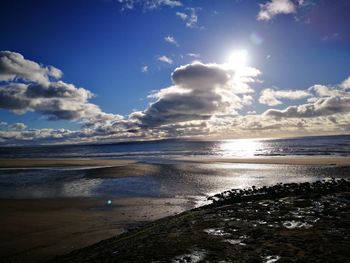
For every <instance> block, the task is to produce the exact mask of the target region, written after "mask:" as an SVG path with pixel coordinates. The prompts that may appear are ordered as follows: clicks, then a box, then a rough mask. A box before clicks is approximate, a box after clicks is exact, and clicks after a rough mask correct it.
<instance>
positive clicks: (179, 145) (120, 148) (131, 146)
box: [0, 135, 350, 160]
mask: <svg viewBox="0 0 350 263" xmlns="http://www.w3.org/2000/svg"><path fill="white" fill-rule="evenodd" d="M291 155H297V156H302V155H305V156H315V155H316V156H317V155H319V156H329V155H333V156H350V135H341V136H318V137H301V138H291V139H277V140H252V139H242V140H218V141H191V140H163V141H151V142H130V143H115V144H100V145H54V146H36V147H33V146H26V147H0V159H4V158H101V159H138V160H156V159H163V158H165V159H168V158H173V157H189V156H216V157H220V156H223V157H254V156H291Z"/></svg>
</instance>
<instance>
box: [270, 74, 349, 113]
mask: <svg viewBox="0 0 350 263" xmlns="http://www.w3.org/2000/svg"><path fill="white" fill-rule="evenodd" d="M347 80H348V79H346V80H344V81H343V82H342V83H341V84H339V85H336V86H325V85H319V84H317V85H314V86H312V87H310V88H309V91H311V92H313V93H314V97H312V98H310V99H309V102H308V103H305V104H301V105H297V106H289V107H287V108H286V109H283V110H277V109H269V110H267V111H266V112H265V113H264V115H265V116H272V117H275V118H313V117H319V116H329V115H333V114H344V113H349V112H350V93H348V92H345V91H344V83H345V87H346V82H347Z"/></svg>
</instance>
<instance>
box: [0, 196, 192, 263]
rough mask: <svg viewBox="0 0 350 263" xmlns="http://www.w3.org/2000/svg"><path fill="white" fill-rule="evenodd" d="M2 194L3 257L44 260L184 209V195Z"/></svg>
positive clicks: (0, 255) (0, 230)
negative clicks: (12, 197) (27, 197)
mask: <svg viewBox="0 0 350 263" xmlns="http://www.w3.org/2000/svg"><path fill="white" fill-rule="evenodd" d="M111 201H112V203H111V205H108V204H107V198H106V199H103V198H97V199H96V198H95V199H94V198H62V199H40V200H0V211H1V213H0V233H1V235H0V261H2V260H5V261H6V260H9V261H10V262H36V263H37V262H45V261H46V260H48V259H50V258H52V257H53V256H56V255H61V254H65V253H68V252H69V251H72V250H74V249H78V248H81V247H85V246H87V245H91V244H93V243H96V242H98V241H100V240H102V239H106V238H109V237H112V236H116V235H117V234H120V233H122V232H124V231H125V229H126V228H130V227H135V226H136V225H139V224H140V223H143V222H148V221H153V220H155V219H159V218H162V217H165V216H169V215H173V214H175V213H179V212H182V211H184V210H186V209H188V208H191V207H188V200H186V199H181V198H123V199H120V198H119V199H112V200H111Z"/></svg>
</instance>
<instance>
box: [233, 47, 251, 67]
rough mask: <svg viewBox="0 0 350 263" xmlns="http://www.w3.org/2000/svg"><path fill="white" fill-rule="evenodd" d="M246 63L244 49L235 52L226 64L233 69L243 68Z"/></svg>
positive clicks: (246, 54)
mask: <svg viewBox="0 0 350 263" xmlns="http://www.w3.org/2000/svg"><path fill="white" fill-rule="evenodd" d="M247 62H248V52H247V50H245V49H240V50H235V51H234V52H232V53H231V54H230V56H229V60H228V63H229V65H230V66H231V67H232V68H234V69H239V68H243V67H245V66H246V65H247Z"/></svg>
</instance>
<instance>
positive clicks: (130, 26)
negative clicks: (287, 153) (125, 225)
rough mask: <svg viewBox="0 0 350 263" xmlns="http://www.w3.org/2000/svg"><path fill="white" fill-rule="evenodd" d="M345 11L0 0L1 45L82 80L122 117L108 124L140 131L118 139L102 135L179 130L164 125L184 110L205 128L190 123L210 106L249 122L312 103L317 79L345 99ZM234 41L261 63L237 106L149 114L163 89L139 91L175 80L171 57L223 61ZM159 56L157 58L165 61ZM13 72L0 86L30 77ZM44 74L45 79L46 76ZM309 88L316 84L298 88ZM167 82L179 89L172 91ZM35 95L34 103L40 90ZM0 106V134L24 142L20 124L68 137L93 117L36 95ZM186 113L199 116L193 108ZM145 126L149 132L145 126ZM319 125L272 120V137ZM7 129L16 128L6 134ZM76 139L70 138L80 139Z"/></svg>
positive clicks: (173, 1)
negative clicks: (28, 102)
mask: <svg viewBox="0 0 350 263" xmlns="http://www.w3.org/2000/svg"><path fill="white" fill-rule="evenodd" d="M349 11H350V4H349V2H348V1H346V0H338V1H331V0H319V1H311V0H305V1H301V0H298V1H297V0H295V1H292V0H261V1H243V0H241V1H239V0H237V1H233V0H221V1H214V0H198V1H195V0H192V1H184V0H182V1H180V0H179V1H177V0H153V1H141V0H117V1H116V0H114V1H113V0H89V1H68V0H66V1H65V0H61V1H56V0H52V1H39V0H36V1H31V0H28V1H24V0H23V1H14V0H11V1H6V0H5V1H2V2H1V9H0V34H1V36H2V37H1V41H0V50H2V51H10V52H13V53H16V54H20V55H21V56H23V59H24V60H26V61H32V62H35V63H37V64H39V65H41V66H42V67H47V66H49V65H52V66H54V67H55V68H57V69H59V70H61V71H62V72H63V76H60V77H59V78H56V80H55V81H56V82H57V81H63V82H64V83H67V84H73V85H74V87H75V88H79V87H83V88H84V89H85V90H87V91H89V92H92V93H93V94H95V95H94V96H93V97H91V98H90V97H89V98H88V99H86V100H84V103H85V102H86V103H90V104H93V105H97V106H98V107H99V108H100V111H98V113H97V114H101V113H103V114H105V113H106V114H115V115H118V117H117V119H113V120H111V118H112V117H111V116H110V118H109V121H108V125H110V126H111V125H112V126H113V127H115V126H117V125H118V123H119V126H118V130H117V131H115V132H116V133H120V132H121V130H123V129H124V130H125V129H130V127H131V126H132V127H133V128H132V130H135V129H136V130H138V131H139V132H140V134H137V135H136V134H135V133H133V134H132V135H123V136H122V137H121V138H119V137H113V136H111V135H110V134H109V135H108V136H106V139H109V140H114V139H115V140H119V139H123V140H124V139H128V138H129V139H130V140H132V139H135V138H139V139H142V138H145V139H147V138H153V137H156V138H159V137H162V136H165V137H177V136H180V135H181V136H186V135H187V132H186V131H183V130H181V131H180V133H177V132H175V133H174V130H173V128H174V127H172V129H171V132H170V131H169V127H168V126H169V125H170V124H171V125H173V124H174V125H180V126H181V125H182V127H183V126H184V125H185V126H186V127H188V125H189V126H191V125H190V123H189V122H191V121H194V122H197V123H195V125H194V126H193V127H192V126H191V127H192V128H191V129H192V130H191V129H190V131H189V132H188V136H191V135H193V136H197V135H198V136H203V134H205V133H206V132H208V131H207V130H206V129H203V132H199V133H198V134H196V133H193V128H194V127H197V125H199V124H198V122H199V121H202V122H203V121H208V119H210V120H213V118H214V119H215V118H216V120H215V123H216V122H217V121H218V120H217V119H218V118H217V116H219V115H220V116H221V115H223V114H224V115H232V119H231V120H230V125H233V124H232V123H236V122H237V121H238V119H237V118H243V117H244V116H246V115H247V114H248V113H249V114H254V115H255V117H252V118H254V121H252V122H255V121H257V120H256V118H258V117H257V116H258V115H259V116H260V115H261V116H262V115H263V114H264V113H265V112H266V111H268V110H270V109H274V110H280V111H283V110H285V109H287V108H288V107H289V106H298V105H306V104H310V103H314V102H315V101H316V98H317V99H319V98H321V97H322V98H323V97H325V96H323V95H324V94H323V95H322V96H321V95H320V92H318V93H317V92H316V91H315V89H314V90H313V91H311V90H310V88H311V87H312V86H314V85H315V84H320V85H323V86H325V87H328V88H329V89H333V91H334V90H335V91H337V92H338V93H337V94H335V95H334V92H333V93H332V96H340V97H341V99H344V97H346V96H347V94H345V93H339V90H340V89H341V84H342V83H343V82H344V81H345V80H346V79H347V78H348V77H349V75H350V72H349V69H350V48H349V47H350V33H349V30H348V28H349V26H350V21H349V18H348V16H347V14H348V13H349ZM191 15H192V19H193V20H192V21H190V19H191ZM186 16H187V17H186ZM186 23H187V24H186ZM166 37H168V41H166V39H165V38H166ZM169 39H171V41H170V40H169ZM239 50H245V51H246V54H247V57H248V59H247V60H248V62H247V63H246V64H245V65H244V66H246V67H248V66H249V67H252V68H254V69H256V70H258V71H259V72H260V73H259V74H258V75H254V76H249V77H252V78H254V81H251V82H249V86H250V88H251V91H250V92H246V93H244V94H246V95H241V94H243V93H240V92H238V93H236V94H238V95H237V96H241V99H243V96H250V97H251V98H248V97H246V99H247V100H249V101H250V102H249V103H248V102H244V103H243V104H244V106H242V105H240V106H237V104H236V106H232V105H231V106H232V107H230V109H228V108H225V107H224V108H222V107H218V108H217V109H215V110H213V111H206V110H207V108H205V109H204V108H203V110H204V112H205V114H200V113H198V112H195V111H193V114H192V115H191V116H192V118H190V117H189V116H186V117H184V118H182V117H183V116H182V117H181V118H178V117H176V118H172V117H174V115H173V114H174V112H176V114H179V110H178V109H174V108H166V109H164V108H162V110H163V111H164V110H165V111H168V110H169V111H170V110H173V111H174V112H172V114H171V116H170V115H166V116H165V115H164V116H156V117H155V116H154V109H157V110H159V109H160V108H159V107H160V106H159V105H161V106H162V107H167V106H166V105H165V103H163V102H164V101H167V102H168V101H169V98H168V97H164V94H163V93H162V94H160V95H159V94H158V96H155V97H153V98H149V97H148V96H149V95H150V94H151V93H152V91H154V90H158V91H160V90H162V89H164V88H167V87H170V86H172V85H173V83H174V80H172V78H171V75H172V73H174V72H176V69H177V68H178V67H180V66H186V65H193V64H195V62H193V61H194V60H197V61H200V63H201V65H202V68H205V67H210V66H209V65H210V63H212V64H213V63H215V64H218V65H223V64H225V63H228V61H229V60H230V55H231V54H232V53H235V52H237V51H239ZM189 54H192V56H191V55H189ZM194 54H196V56H194ZM3 56H4V57H6V56H9V54H5V55H3ZM160 58H163V59H162V60H163V61H161V60H160ZM16 59H17V58H16ZM164 60H165V61H167V62H165V61H164ZM198 63H199V62H198ZM198 67H199V66H198ZM146 68H147V70H146ZM189 69H190V68H189ZM1 70H2V71H3V72H2V73H1ZM4 70H7V71H8V70H9V69H8V68H6V65H5V66H4V65H3V66H2V67H1V64H0V79H1V74H5V73H6V72H5V71H4ZM4 72H5V73H4ZM230 72H231V71H230ZM16 74H17V75H16ZM18 74H19V73H18V72H17V73H16V72H15V73H14V74H13V78H5V77H3V78H2V80H3V81H2V82H0V84H1V85H0V86H1V88H2V90H3V91H4V92H5V89H7V90H9V88H8V85H9V84H11V83H19V82H21V83H25V84H28V83H31V84H33V83H36V81H37V80H36V79H35V80H33V79H30V80H28V79H25V78H24V77H23V76H21V75H20V74H19V75H18ZM45 74H46V73H45ZM186 74H187V73H186ZM51 77H52V76H50V78H51ZM50 81H53V80H51V79H50ZM243 82H244V83H243V84H244V85H246V84H247V83H245V80H244V81H243ZM191 83H192V82H191ZM197 84H198V83H196V85H197ZM243 84H242V85H243ZM45 85H46V86H45V87H46V88H52V87H51V86H50V87H49V85H48V83H46V84H45ZM177 85H178V87H182V86H183V85H187V84H184V83H182V82H181V83H178V84H177ZM215 85H216V84H215ZM225 85H226V84H225ZM344 85H345V84H344ZM213 87H214V86H213ZM342 87H343V86H342ZM344 87H345V86H344ZM266 89H268V91H266V92H265V95H266V96H270V97H269V100H268V101H269V102H268V103H266V96H265V102H264V103H261V101H264V99H261V96H262V92H263V90H266ZM323 89H324V88H323ZM271 90H273V92H271ZM308 90H309V92H310V93H311V92H316V93H317V94H309V95H307V94H303V93H300V92H301V91H308ZM279 91H293V92H294V93H293V95H291V96H292V97H293V96H294V97H293V99H289V98H290V94H287V93H277V92H279ZM343 91H344V92H346V91H347V88H343V90H342V92H343ZM172 92H174V93H176V92H178V90H173V91H172ZM191 92H193V94H197V93H196V92H197V91H196V90H195V89H191ZM298 92H299V93H298ZM328 93H329V92H328ZM172 94H173V93H172ZM276 94H277V95H276ZM271 96H274V97H273V99H276V96H277V97H278V96H279V99H278V101H279V102H281V103H277V104H276V101H275V103H273V102H272V103H271ZM207 97H208V96H206V97H205V98H207ZM288 97H289V98H288ZM346 98H347V97H346ZM26 99H28V98H26ZM185 99H187V98H185ZM65 100H66V99H65ZM157 101H161V103H159V104H156V105H155V106H154V107H153V108H152V106H151V105H152V103H155V102H157ZM188 101H190V98H189V99H188ZM35 103H36V105H37V101H36V102H35ZM40 103H41V102H40ZM150 103H151V105H150ZM189 103H190V102H189ZM344 103H345V102H344ZM46 104H47V103H46ZM185 106H186V107H187V106H191V105H185ZM0 108H1V109H0V113H1V119H0V121H2V122H3V123H4V124H3V128H2V130H3V133H4V135H3V139H2V141H3V142H5V143H6V142H8V141H10V142H13V141H17V140H18V141H21V139H23V138H22V137H21V136H22V134H23V133H24V132H26V130H33V129H35V130H40V129H52V130H53V131H55V130H57V129H67V130H69V132H68V131H67V132H68V133H69V134H70V135H69V136H68V135H67V138H65V139H64V140H63V139H62V141H69V140H71V133H72V132H75V135H74V136H77V138H81V137H84V136H83V135H81V133H79V135H76V133H77V132H79V131H80V132H81V130H82V129H83V128H86V127H87V126H86V120H82V119H84V118H85V119H86V118H91V116H92V115H91V113H89V114H88V115H86V113H84V114H85V115H84V114H80V113H79V114H78V115H79V116H78V115H77V116H78V117H62V116H61V115H60V116H58V115H55V114H53V113H52V109H51V108H50V109H49V110H47V109H43V106H42V105H40V107H39V106H28V107H27V108H25V109H20V110H18V109H19V108H18V107H17V108H16V107H15V108H16V109H15V110H14V108H13V107H12V108H11V107H9V106H1V103H0ZM219 108H220V109H219ZM147 110H148V113H147ZM48 112H50V113H48ZM135 112H139V113H142V114H144V115H147V114H148V115H150V114H153V115H152V116H151V119H152V120H155V118H160V117H161V118H163V119H164V118H168V117H169V116H170V117H169V121H168V120H167V121H162V122H160V123H159V121H158V120H157V123H158V124H157V127H155V126H154V124H152V125H150V123H149V119H150V116H142V117H140V116H139V115H137V114H136V115H137V117H136V119H135V117H133V118H130V114H132V113H135ZM327 112H328V111H327ZM339 112H340V113H342V115H344V116H345V117H344V116H342V119H341V123H342V127H343V128H342V129H341V132H342V133H347V130H346V128H344V127H345V126H346V122H347V111H345V110H344V109H343V108H342V109H339ZM328 113H329V114H328ZM328 113H327V114H324V113H322V114H319V113H317V114H316V115H317V116H316V115H313V116H316V117H317V118H322V117H324V118H326V117H327V118H328V117H330V116H333V115H336V117H337V116H338V115H339V114H337V112H328ZM94 114H95V115H96V113H94ZM53 115H54V117H53ZM195 115H197V116H198V115H200V117H193V116H195ZM267 115H269V114H265V115H264V116H265V117H264V118H265V119H264V120H263V121H262V120H261V119H259V122H261V123H260V126H259V127H261V126H264V124H262V123H263V122H264V123H265V124H266V122H269V123H274V124H277V123H280V122H281V116H280V115H281V114H279V113H278V114H277V115H278V116H277V117H276V116H275V115H276V114H275V115H273V114H272V115H273V117H274V119H273V120H272V119H271V120H270V121H267V120H266V116H267ZM272 115H271V116H272ZM333 117H334V116H333ZM94 118H95V116H94ZM247 118H248V117H247ZM277 118H279V120H278V119H277ZM282 118H285V121H288V122H289V123H290V122H291V119H293V121H294V124H293V125H296V124H295V121H296V119H298V121H301V120H303V121H304V120H305V123H306V122H308V123H307V126H308V127H309V126H312V125H315V124H311V122H313V123H316V122H321V121H322V120H321V119H318V120H315V119H313V120H312V121H311V118H310V116H306V115H301V116H294V115H293V116H289V115H288V116H283V117H282ZM303 118H306V119H303ZM344 118H345V119H344ZM130 120H131V121H130ZM146 120H148V122H147V123H146ZM221 121H222V120H221ZM221 121H219V122H220V123H221ZM226 121H227V120H225V122H226ZM90 122H91V120H90ZM5 123H6V124H5ZM14 123H23V124H24V125H25V126H26V128H25V129H21V131H18V130H14V128H11V125H13V124H14ZM120 123H122V124H120ZM137 124H138V125H137ZM192 124H193V123H192ZM338 124H339V122H338ZM101 125H102V124H101ZM106 125H107V124H106V123H105V124H103V128H106ZM120 125H121V126H120ZM135 125H136V127H134V126H135ZM162 125H168V126H162ZM201 125H204V124H203V123H201ZM205 125H206V126H205V127H207V128H208V127H209V126H210V125H211V127H213V124H212V123H211V124H208V123H207V124H205ZM208 125H209V126H208ZM125 126H127V127H128V128H125ZM236 126H237V125H235V127H236ZM140 127H141V128H140ZM160 127H163V128H164V127H165V129H161V128H160ZM198 127H200V126H198ZM264 127H265V126H264ZM305 127H306V126H305ZM88 128H91V127H90V126H89V127H88ZM94 128H95V129H96V127H94ZM100 128H101V127H100ZM142 129H144V130H145V129H147V131H149V130H152V131H151V132H150V134H146V135H145V134H144V131H142ZM174 129H175V128H174ZM208 129H209V130H210V134H213V136H214V137H229V138H231V137H242V130H237V131H236V133H233V134H232V133H225V132H224V131H221V132H220V135H218V133H217V131H214V132H213V129H212V128H210V127H209V128H208ZM247 129H248V128H247ZM124 130H123V131H124ZM175 130H177V131H179V130H178V129H175ZM204 130H205V131H204ZM316 130H317V128H316V126H314V129H309V130H305V129H302V130H299V131H298V130H286V131H283V130H281V129H280V128H279V129H278V130H275V136H276V137H278V136H279V135H283V136H284V135H289V134H290V135H296V134H297V135H303V134H304V133H305V135H307V134H314V133H315V131H316ZM197 131H198V129H197ZM251 131H253V129H251ZM336 131H339V127H335V126H332V127H329V129H328V130H324V132H323V133H326V134H330V133H336ZM5 132H7V133H6V134H5ZM14 133H16V134H17V135H18V136H17V137H16V136H15V137H11V136H10V135H9V134H14ZM141 133H142V134H141ZM243 133H244V132H243ZM226 135H227V136H226ZM259 135H261V136H264V137H265V136H266V134H265V133H264V132H261V133H260V134H259V133H257V132H252V134H251V136H250V137H259ZM50 136H52V134H50ZM50 136H48V137H47V138H46V137H45V138H44V141H45V140H46V139H47V140H48V141H51V140H53V139H52V138H51V137H50ZM74 136H73V137H74ZM99 136H102V135H99ZM102 137H103V136H102ZM102 137H101V138H102ZM28 138H29V137H28ZM77 138H76V139H75V140H78V139H77ZM84 138H85V137H84ZM93 138H95V137H93V136H91V138H89V139H88V141H90V140H91V141H92V140H93ZM99 138H100V137H99ZM36 139H38V142H40V140H41V139H42V137H40V138H35V136H34V137H30V141H31V142H35V141H36ZM28 140H29V139H28Z"/></svg>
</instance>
